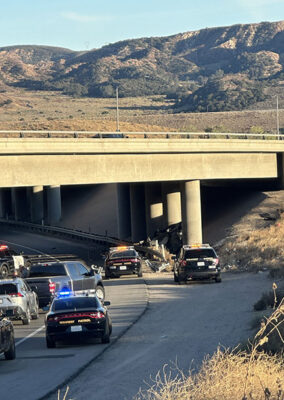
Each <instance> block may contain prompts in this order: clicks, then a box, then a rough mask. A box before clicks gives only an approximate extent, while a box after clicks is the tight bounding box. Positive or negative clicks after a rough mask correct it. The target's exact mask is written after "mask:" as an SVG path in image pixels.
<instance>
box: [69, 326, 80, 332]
mask: <svg viewBox="0 0 284 400" xmlns="http://www.w3.org/2000/svg"><path fill="white" fill-rule="evenodd" d="M81 331H82V325H74V326H71V332H81Z"/></svg>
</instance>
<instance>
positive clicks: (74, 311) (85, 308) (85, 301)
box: [45, 296, 112, 348]
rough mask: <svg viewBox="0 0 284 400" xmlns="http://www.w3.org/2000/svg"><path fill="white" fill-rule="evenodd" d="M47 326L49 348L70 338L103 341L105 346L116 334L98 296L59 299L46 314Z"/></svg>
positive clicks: (106, 303)
mask: <svg viewBox="0 0 284 400" xmlns="http://www.w3.org/2000/svg"><path fill="white" fill-rule="evenodd" d="M109 304H110V303H109V302H105V303H104V305H109ZM45 325H46V346H47V347H48V348H53V347H56V342H57V341H64V340H67V339H81V338H100V339H101V342H102V343H109V341H110V335H111V332H112V324H111V319H110V317H109V315H108V312H107V309H106V308H105V307H104V306H102V304H101V303H100V301H99V299H98V298H97V297H96V296H90V297H88V296H73V297H72V296H71V297H62V298H55V299H54V300H53V302H52V304H51V306H50V311H49V312H48V314H47V315H46V319H45Z"/></svg>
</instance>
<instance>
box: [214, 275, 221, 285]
mask: <svg viewBox="0 0 284 400" xmlns="http://www.w3.org/2000/svg"><path fill="white" fill-rule="evenodd" d="M215 282H216V283H220V282H222V278H221V276H220V275H217V276H216V278H215Z"/></svg>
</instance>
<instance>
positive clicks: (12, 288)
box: [0, 283, 18, 295]
mask: <svg viewBox="0 0 284 400" xmlns="http://www.w3.org/2000/svg"><path fill="white" fill-rule="evenodd" d="M12 293H18V288H17V285H15V284H13V283H4V284H2V285H0V295H2V294H12Z"/></svg>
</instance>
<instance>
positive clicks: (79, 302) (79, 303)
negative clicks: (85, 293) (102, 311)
mask: <svg viewBox="0 0 284 400" xmlns="http://www.w3.org/2000/svg"><path fill="white" fill-rule="evenodd" d="M99 306H100V304H99V302H98V300H97V298H96V297H83V298H82V297H81V298H80V297H77V298H68V299H60V300H54V302H53V305H52V311H61V310H62V311H64V310H73V311H78V310H80V309H85V308H98V307H99Z"/></svg>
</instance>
